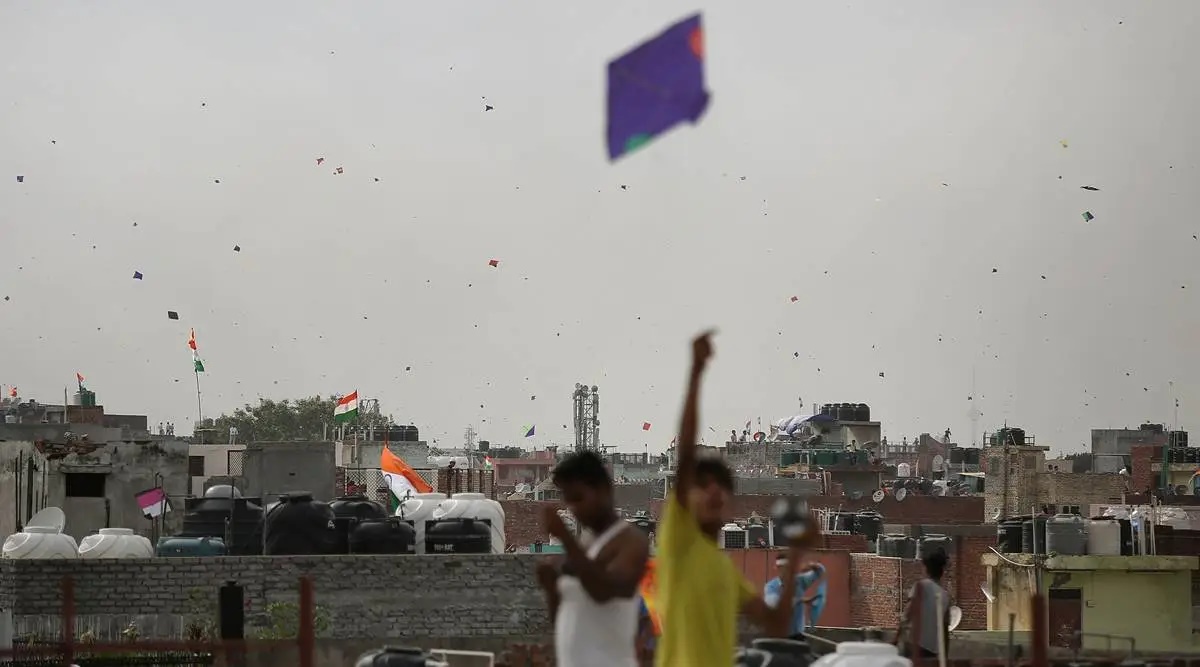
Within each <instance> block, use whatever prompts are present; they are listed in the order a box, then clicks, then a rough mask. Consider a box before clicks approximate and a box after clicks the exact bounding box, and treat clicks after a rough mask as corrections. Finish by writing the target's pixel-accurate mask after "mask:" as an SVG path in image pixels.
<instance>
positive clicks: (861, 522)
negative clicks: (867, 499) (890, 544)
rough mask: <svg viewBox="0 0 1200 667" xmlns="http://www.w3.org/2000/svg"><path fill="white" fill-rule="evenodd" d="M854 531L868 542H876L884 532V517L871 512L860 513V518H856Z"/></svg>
mask: <svg viewBox="0 0 1200 667" xmlns="http://www.w3.org/2000/svg"><path fill="white" fill-rule="evenodd" d="M854 530H855V532H856V533H858V534H859V535H862V536H864V537H866V538H867V541H869V542H874V541H875V540H876V539H877V538H878V537H879V533H880V532H882V531H883V515H881V514H880V513H879V512H875V511H871V510H866V511H863V512H859V513H858V516H856V517H854Z"/></svg>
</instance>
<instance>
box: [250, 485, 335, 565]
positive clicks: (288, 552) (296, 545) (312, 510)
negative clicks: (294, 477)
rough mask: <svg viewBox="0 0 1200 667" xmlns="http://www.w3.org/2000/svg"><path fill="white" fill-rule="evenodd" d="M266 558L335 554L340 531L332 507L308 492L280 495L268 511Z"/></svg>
mask: <svg viewBox="0 0 1200 667" xmlns="http://www.w3.org/2000/svg"><path fill="white" fill-rule="evenodd" d="M264 523H265V527H264V530H265V531H266V543H267V544H266V555H268V556H311V555H325V554H332V553H336V551H337V530H336V528H335V527H334V523H333V510H332V509H330V507H329V505H328V504H326V503H323V502H320V501H316V500H313V496H312V494H311V493H309V492H307V491H295V492H292V493H287V494H283V495H281V496H279V502H278V503H276V504H275V505H273V506H272V507H271V510H270V511H269V512H267V518H266V520H265V522H264Z"/></svg>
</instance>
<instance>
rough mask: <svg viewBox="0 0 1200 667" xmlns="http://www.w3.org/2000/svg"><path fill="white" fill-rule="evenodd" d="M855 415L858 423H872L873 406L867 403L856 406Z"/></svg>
mask: <svg viewBox="0 0 1200 667" xmlns="http://www.w3.org/2000/svg"><path fill="white" fill-rule="evenodd" d="M854 414H855V415H856V417H857V421H860V422H869V421H871V406H869V405H867V404H866V403H859V404H858V405H856V406H854Z"/></svg>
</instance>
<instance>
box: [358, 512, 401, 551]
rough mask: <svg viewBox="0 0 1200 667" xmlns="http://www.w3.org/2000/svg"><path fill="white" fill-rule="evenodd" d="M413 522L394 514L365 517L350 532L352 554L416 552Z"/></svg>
mask: <svg viewBox="0 0 1200 667" xmlns="http://www.w3.org/2000/svg"><path fill="white" fill-rule="evenodd" d="M415 533H416V531H414V530H413V527H412V525H411V524H409V523H408V522H407V521H404V520H403V519H398V518H396V517H394V516H392V517H385V518H383V519H364V520H362V521H359V522H358V525H357V526H355V527H354V532H352V533H350V549H349V553H352V554H414V553H416V552H417V546H416V542H415Z"/></svg>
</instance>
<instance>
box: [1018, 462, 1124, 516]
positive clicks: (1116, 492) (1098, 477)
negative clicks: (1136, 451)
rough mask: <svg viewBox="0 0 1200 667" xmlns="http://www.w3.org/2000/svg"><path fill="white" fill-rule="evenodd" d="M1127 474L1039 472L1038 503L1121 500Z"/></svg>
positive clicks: (1083, 505)
mask: <svg viewBox="0 0 1200 667" xmlns="http://www.w3.org/2000/svg"><path fill="white" fill-rule="evenodd" d="M1128 480H1129V477H1128V476H1127V475H1121V474H1118V473H1094V472H1047V473H1042V474H1041V489H1042V493H1041V494H1040V496H1039V503H1038V504H1039V506H1040V505H1054V506H1055V507H1056V508H1061V507H1062V506H1063V505H1078V506H1079V507H1080V509H1081V510H1082V511H1085V512H1086V510H1085V509H1083V508H1086V507H1087V506H1089V505H1099V504H1104V503H1109V502H1114V501H1120V500H1121V494H1122V493H1124V492H1125V490H1126V488H1125V486H1126V482H1128Z"/></svg>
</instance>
